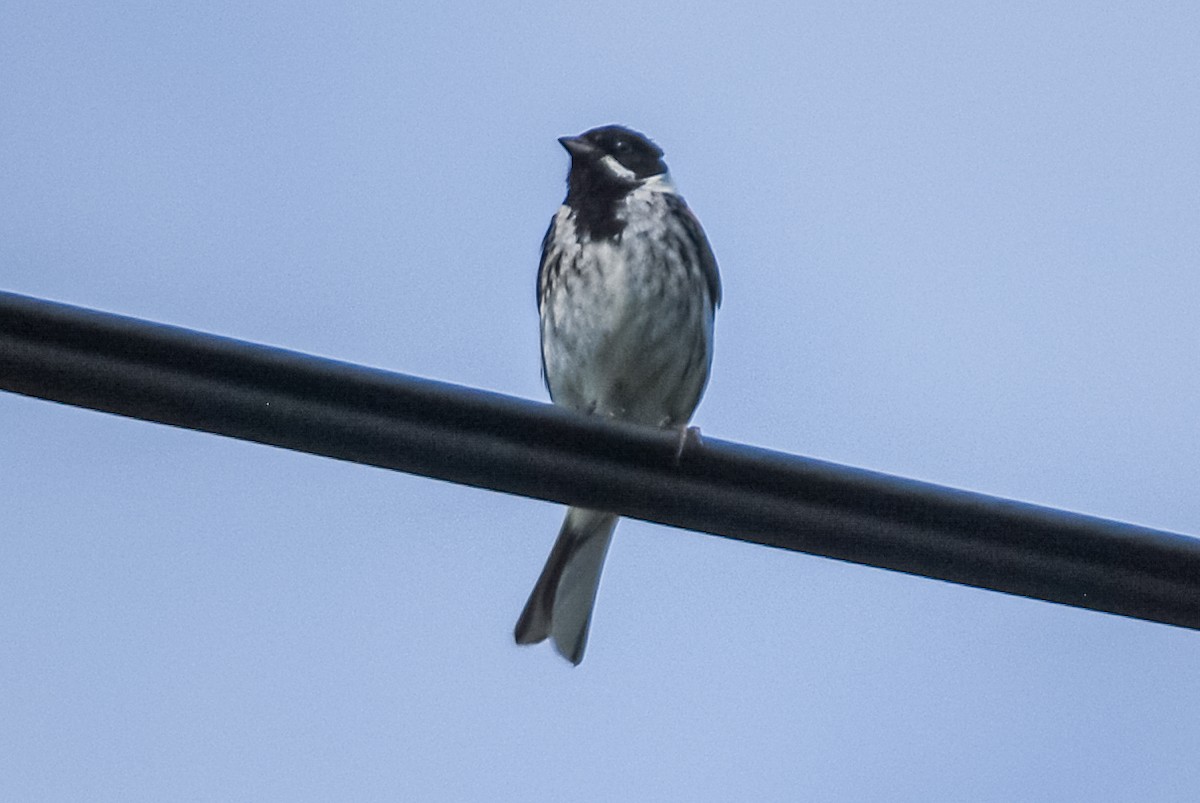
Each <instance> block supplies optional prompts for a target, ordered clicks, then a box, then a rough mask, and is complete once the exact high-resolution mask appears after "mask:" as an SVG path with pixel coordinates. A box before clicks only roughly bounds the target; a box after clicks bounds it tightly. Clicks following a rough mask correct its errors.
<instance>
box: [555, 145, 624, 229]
mask: <svg viewBox="0 0 1200 803" xmlns="http://www.w3.org/2000/svg"><path fill="white" fill-rule="evenodd" d="M581 162H582V163H581ZM637 186H638V184H637V182H631V181H627V180H623V179H621V178H618V177H617V176H614V175H613V174H612V173H611V172H610V171H609V170H607V169H606V168H605V167H604V166H603V165H601V164H599V163H597V162H595V161H592V160H590V159H589V160H580V159H575V160H572V162H571V173H570V175H569V176H568V177H567V200H566V204H567V206H569V207H571V209H572V210H574V212H575V231H576V233H577V234H578V235H579V236H581V237H582V236H587V237H590V238H591V239H592V240H601V239H605V238H612V237H616V236H617V235H619V234H620V233H621V232H622V231H623V230H624V229H625V221H623V220H620V219H618V218H617V205H618V204H619V203H620V202H621V201H622V200H623V199H624V198H625V196H626V195H628V194H629V193H630V192H631V191H632V190H633V189H635V188H636V187H637Z"/></svg>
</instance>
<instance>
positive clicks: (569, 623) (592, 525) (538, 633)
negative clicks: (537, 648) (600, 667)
mask: <svg viewBox="0 0 1200 803" xmlns="http://www.w3.org/2000/svg"><path fill="white" fill-rule="evenodd" d="M616 526H617V517H616V516H614V515H613V514H611V513H601V512H599V511H595V510H586V509H584V508H577V507H573V508H570V509H569V510H568V511H567V516H566V518H565V519H564V520H563V525H562V529H561V530H560V531H559V533H558V539H557V540H556V541H555V542H554V548H553V549H551V550H550V557H548V558H547V559H546V566H545V568H543V569H542V574H541V576H540V577H538V581H537V584H536V585H534V587H533V593H532V594H530V595H529V601H528V602H526V603H525V609H524V610H523V611H521V617H520V618H519V619H518V620H517V626H516V629H515V631H514V633H513V635H514V636H515V637H516V640H517V643H518V644H536V643H537V642H539V641H544V640H545V639H547V638H552V639H553V640H554V647H555V649H556V650H558V652H559V654H560V655H562V656H563V657H564V658H566V659H567V660H568V661H570V662H571V663H573V664H578V663H579V662H580V661H582V660H583V649H584V647H586V646H587V636H588V625H589V624H590V623H591V621H592V606H593V605H594V604H595V602H596V589H597V588H598V587H599V585H600V570H601V569H603V568H604V557H605V555H607V554H608V545H609V543H610V542H611V541H612V534H613V530H614V529H615V528H616Z"/></svg>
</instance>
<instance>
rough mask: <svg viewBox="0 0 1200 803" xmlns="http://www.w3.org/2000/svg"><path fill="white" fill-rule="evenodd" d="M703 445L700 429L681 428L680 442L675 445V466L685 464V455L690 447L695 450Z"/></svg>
mask: <svg viewBox="0 0 1200 803" xmlns="http://www.w3.org/2000/svg"><path fill="white" fill-rule="evenodd" d="M703 445H704V440H703V439H702V438H701V437H700V427H680V428H679V440H678V441H677V442H676V444H675V465H676V466H678V465H679V464H680V463H682V462H683V453H684V451H686V450H687V449H688V447H691V448H693V449H695V448H696V447H698V446H703Z"/></svg>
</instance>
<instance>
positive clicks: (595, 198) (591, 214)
mask: <svg viewBox="0 0 1200 803" xmlns="http://www.w3.org/2000/svg"><path fill="white" fill-rule="evenodd" d="M559 142H560V143H562V146H563V147H564V148H566V149H567V152H568V153H570V154H571V172H570V174H569V175H568V176H567V201H566V202H567V204H568V205H569V206H570V207H572V208H573V209H574V210H575V211H576V213H577V215H578V216H579V220H578V222H579V223H580V224H582V225H583V227H584V228H585V229H588V230H590V231H591V233H592V235H593V236H611V235H613V234H615V233H617V232H619V231H620V230H621V229H622V228H623V227H624V224H623V223H621V222H620V221H618V220H616V219H615V218H614V216H613V212H614V208H615V204H616V203H617V202H618V201H619V200H620V199H621V198H623V197H624V196H625V195H626V194H627V193H629V191H630V190H632V189H634V188H635V187H638V186H639V185H641V184H643V183H645V182H646V181H647V180H648V179H652V178H654V177H655V176H663V175H666V172H667V165H666V163H665V162H663V158H662V156H663V152H662V149H661V148H659V147H658V146H657V145H655V144H654V143H653V142H651V141H650V140H649V139H647V138H646V137H644V136H643V135H641V134H639V133H638V132H636V131H633V130H631V129H628V128H625V127H624V126H619V125H606V126H602V127H600V128H593V129H592V130H591V131H585V132H584V133H582V134H580V135H579V136H577V137H563V138H561V139H560V140H559Z"/></svg>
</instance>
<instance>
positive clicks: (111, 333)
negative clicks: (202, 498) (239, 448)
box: [0, 293, 1200, 629]
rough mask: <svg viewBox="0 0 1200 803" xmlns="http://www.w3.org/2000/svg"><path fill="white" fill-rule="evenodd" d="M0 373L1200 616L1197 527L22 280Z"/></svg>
mask: <svg viewBox="0 0 1200 803" xmlns="http://www.w3.org/2000/svg"><path fill="white" fill-rule="evenodd" d="M0 389H3V390H9V391H12V392H15V393H21V394H24V395H27V396H34V397H37V398H42V399H48V400H52V401H58V402H63V403H66V404H72V405H76V406H79V407H87V408H90V409H93V410H102V411H105V412H110V413H116V414H119V415H124V416H130V417H133V418H141V419H145V420H147V421H157V422H160V423H164V424H172V425H174V426H179V427H187V428H189V429H195V430H201V431H204V432H213V433H217V434H221V435H227V436H230V437H235V438H241V439H243V440H249V441H256V442H259V443H266V444H271V445H274V446H282V447H284V448H288V449H295V450H297V451H302V452H310V453H312V454H319V455H325V456H327V457H335V458H338V459H341V460H350V461H353V462H357V463H365V464H367V465H373V466H380V467H383V468H390V469H396V470H399V471H407V472H411V473H414V474H422V475H425V476H428V477H435V478H437V479H442V480H449V481H451V482H458V483H463V484H466V485H473V486H476V487H480V488H490V489H493V490H497V491H505V492H507V493H513V494H521V495H523V496H530V497H534V498H538V499H545V500H550V501H555V502H562V503H566V504H575V505H583V506H587V507H593V508H601V509H605V510H612V511H614V512H618V513H620V514H622V515H625V516H631V517H634V518H639V519H645V520H647V521H655V522H660V523H662V524H670V525H674V526H676V527H683V528H686V529H691V530H699V531H702V532H708V533H712V534H714V535H723V536H727V537H729V538H736V539H740V540H743V541H751V542H754V543H759V544H767V545H770V546H776V547H781V548H783V549H791V550H797V551H801V552H808V553H810V554H814V555H824V556H827V557H831V558H838V559H840V560H847V561H853V562H855V563H863V564H866V565H869V566H878V567H881V568H885V569H894V570H897V571H902V572H908V573H910V574H917V575H923V576H925V577H932V578H936V579H940V580H949V581H951V582H956V583H963V584H966V585H972V586H978V587H981V588H990V589H994V590H996V591H1004V592H1007V593H1010V594H1020V595H1022V596H1027V597H1034V598H1037V599H1043V600H1048V601H1051V602H1059V603H1064V604H1067V605H1074V606H1078V607H1081V608H1091V609H1094V610H1098V611H1107V612H1110V613H1117V614H1122V615H1125V616H1133V617H1137V618H1141V619H1148V620H1152V621H1157V622H1164V623H1167V624H1173V625H1180V626H1183V627H1190V628H1194V629H1200V539H1196V538H1191V537H1187V536H1183V535H1176V534H1173V533H1168V532H1162V531H1158V530H1151V529H1147V528H1144V527H1136V526H1133V525H1129V524H1122V523H1118V522H1113V521H1107V520H1104V519H1098V518H1093V517H1090V516H1082V515H1078V514H1073V513H1067V512H1064V511H1059V510H1052V509H1050V508H1044V507H1037V506H1034V505H1027V504H1023V503H1019V502H1012V501H1008V500H1004V499H998V498H994V497H989V496H984V495H981V494H975V493H968V492H965V491H957V490H953V489H949V488H943V487H939V486H936V485H930V484H927V483H920V482H915V481H912V480H906V479H901V478H898V477H891V476H887V475H884V474H877V473H874V472H869V471H862V470H858V469H853V468H846V467H844V466H838V465H834V464H831V463H825V462H821V461H818V460H811V459H807V458H803V457H796V456H793V455H787V454H783V453H780V452H772V451H768V450H765V449H756V448H752V447H748V446H743V445H739V444H735V443H729V442H725V441H719V440H715V439H712V438H708V437H705V438H704V440H703V443H702V444H701V445H699V446H689V447H688V448H687V449H686V450H685V452H684V454H683V456H682V459H680V460H679V461H678V463H677V462H676V446H677V435H676V433H673V432H662V431H658V430H655V429H652V428H646V427H638V426H633V425H628V424H621V423H612V422H607V421H601V420H597V419H592V418H587V417H585V416H581V415H577V414H574V413H571V412H569V411H565V410H561V409H559V408H556V407H553V406H551V405H547V404H539V403H536V402H530V401H525V400H522V399H516V398H513V397H509V396H501V395H499V394H495V393H487V392H484V391H479V390H473V389H470V388H463V387H458V386H455V385H450V384H445V383H441V382H433V381H429V380H424V379H416V378H413V377H408V376H403V375H400V374H394V373H389V372H386V371H381V370H376V369H371V368H364V367H361V366H357V365H351V364H347V363H341V362H337V361H334V360H327V359H322V358H318V357H312V356H308V355H305V354H299V353H296V352H291V351H285V350H282V349H275V348H268V347H265V346H259V345H255V344H251V343H246V342H242V341H238V340H231V339H228V338H223V337H217V336H214V335H209V334H203V333H200V332H194V331H190V330H187V329H180V328H176V327H171V326H164V325H161V324H155V323H149V322H146V321H140V320H137V319H133V318H126V317H121V316H117V315H111V314H107V313H102V312H97V311H94V310H87V309H81V308H78V307H71V306H66V305H63V304H57V303H53V302H49V301H43V300H40V299H34V298H29V297H25V296H19V295H15V294H11V293H0ZM3 459H4V457H3V455H0V460H3Z"/></svg>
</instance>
